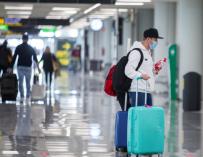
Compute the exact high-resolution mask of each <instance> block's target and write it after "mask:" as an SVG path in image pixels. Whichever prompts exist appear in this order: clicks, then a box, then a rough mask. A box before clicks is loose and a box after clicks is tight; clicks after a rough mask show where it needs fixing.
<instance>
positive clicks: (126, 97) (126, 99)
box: [124, 92, 128, 111]
mask: <svg viewBox="0 0 203 157" xmlns="http://www.w3.org/2000/svg"><path fill="white" fill-rule="evenodd" d="M127 101H128V92H126V93H125V102H124V103H125V104H124V111H127Z"/></svg>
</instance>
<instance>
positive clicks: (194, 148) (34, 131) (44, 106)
mask: <svg viewBox="0 0 203 157" xmlns="http://www.w3.org/2000/svg"><path fill="white" fill-rule="evenodd" d="M61 75H62V77H60V78H58V79H57V80H56V82H55V85H54V86H55V88H53V89H51V91H47V97H46V99H45V101H42V102H32V103H23V104H20V103H19V102H18V101H17V103H16V104H14V103H10V104H9V103H8V104H0V157H127V156H129V155H127V154H126V153H122V152H115V151H114V126H115V114H116V112H117V111H118V110H119V106H118V104H117V102H116V100H115V98H114V97H109V96H106V95H105V94H104V92H103V81H104V79H103V75H102V74H101V73H96V74H94V75H81V74H79V73H78V74H77V73H76V74H72V73H67V72H64V71H62V74H61ZM163 86H164V84H161V85H160V88H161V89H159V92H156V93H155V94H154V97H153V101H154V104H155V105H156V106H161V107H163V108H164V109H165V113H166V114H165V121H166V123H165V124H166V125H165V151H164V157H202V156H203V155H202V154H201V153H202V152H201V151H200V150H201V145H202V136H201V132H202V129H201V126H202V125H201V119H202V117H201V115H202V113H201V112H183V110H182V104H181V103H179V102H170V103H169V102H168V96H167V92H166V91H165V90H166V89H167V87H164V88H163V89H162V87H163ZM153 157H154V156H153Z"/></svg>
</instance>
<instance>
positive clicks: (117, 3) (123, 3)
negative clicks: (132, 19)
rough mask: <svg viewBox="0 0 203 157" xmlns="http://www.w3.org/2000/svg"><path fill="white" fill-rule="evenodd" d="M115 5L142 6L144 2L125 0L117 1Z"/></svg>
mask: <svg viewBox="0 0 203 157" xmlns="http://www.w3.org/2000/svg"><path fill="white" fill-rule="evenodd" d="M115 5H128V6H130V5H139V6H141V5H144V3H125V2H122V3H121V2H116V3H115Z"/></svg>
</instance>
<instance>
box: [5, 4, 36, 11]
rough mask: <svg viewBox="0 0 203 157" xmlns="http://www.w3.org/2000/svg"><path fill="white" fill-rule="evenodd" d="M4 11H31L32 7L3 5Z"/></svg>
mask: <svg viewBox="0 0 203 157" xmlns="http://www.w3.org/2000/svg"><path fill="white" fill-rule="evenodd" d="M4 9H5V10H32V9H33V6H31V5H30V6H11V5H5V6H4Z"/></svg>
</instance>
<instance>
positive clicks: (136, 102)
mask: <svg viewBox="0 0 203 157" xmlns="http://www.w3.org/2000/svg"><path fill="white" fill-rule="evenodd" d="M139 80H142V77H138V78H137V88H136V98H135V107H137V106H138V81H139ZM145 82H146V88H145V100H144V103H145V104H144V105H147V83H148V82H147V81H145Z"/></svg>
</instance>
